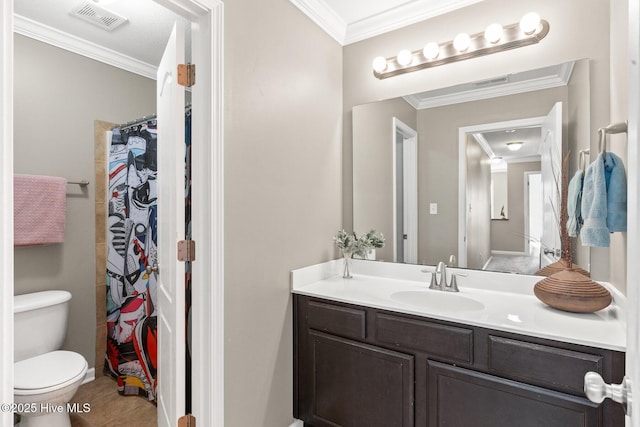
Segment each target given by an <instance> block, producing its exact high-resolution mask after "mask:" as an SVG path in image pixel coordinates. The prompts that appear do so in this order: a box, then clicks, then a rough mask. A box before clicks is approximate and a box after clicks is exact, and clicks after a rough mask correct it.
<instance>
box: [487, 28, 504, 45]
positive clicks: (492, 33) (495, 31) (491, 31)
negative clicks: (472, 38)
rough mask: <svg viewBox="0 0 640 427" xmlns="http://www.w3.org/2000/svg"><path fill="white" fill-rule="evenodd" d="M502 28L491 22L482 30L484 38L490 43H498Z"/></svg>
mask: <svg viewBox="0 0 640 427" xmlns="http://www.w3.org/2000/svg"><path fill="white" fill-rule="evenodd" d="M503 31H504V29H503V28H502V25H500V24H491V25H489V26H488V27H487V29H486V30H485V32H484V38H485V39H487V40H488V41H489V42H490V43H498V42H499V41H500V39H501V38H502V32H503Z"/></svg>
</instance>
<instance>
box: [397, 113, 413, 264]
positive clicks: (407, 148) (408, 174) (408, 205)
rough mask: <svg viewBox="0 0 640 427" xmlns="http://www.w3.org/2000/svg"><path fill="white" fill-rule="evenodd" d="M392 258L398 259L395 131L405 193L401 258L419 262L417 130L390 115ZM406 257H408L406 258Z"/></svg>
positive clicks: (405, 260) (403, 192)
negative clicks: (400, 139)
mask: <svg viewBox="0 0 640 427" xmlns="http://www.w3.org/2000/svg"><path fill="white" fill-rule="evenodd" d="M392 122H393V134H392V135H393V136H392V141H393V172H392V173H393V196H392V197H393V201H394V205H393V261H394V262H397V261H398V248H397V242H398V214H397V209H396V204H397V203H398V202H399V201H398V200H397V198H398V195H397V194H396V182H397V180H398V176H397V170H396V134H397V133H400V134H401V135H402V138H403V141H402V162H403V163H402V173H403V175H402V181H403V184H402V186H403V191H402V194H403V195H404V200H403V201H402V203H403V209H402V212H403V215H404V218H403V219H402V220H403V223H404V230H405V232H406V233H405V234H407V236H408V238H407V239H406V240H403V242H404V251H403V254H404V260H403V262H410V263H414V264H415V263H417V262H418V132H417V131H416V130H415V129H413V128H412V127H411V126H409V125H407V124H405V123H404V122H403V121H402V120H400V119H398V118H397V117H394V118H393V121H392ZM407 260H409V261H407Z"/></svg>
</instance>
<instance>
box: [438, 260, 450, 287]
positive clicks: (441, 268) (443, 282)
mask: <svg viewBox="0 0 640 427" xmlns="http://www.w3.org/2000/svg"><path fill="white" fill-rule="evenodd" d="M436 274H440V280H439V282H438V283H440V289H442V290H444V288H446V287H447V286H448V285H447V264H445V263H444V262H442V261H440V262H439V263H438V266H437V267H436Z"/></svg>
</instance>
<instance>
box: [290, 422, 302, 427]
mask: <svg viewBox="0 0 640 427" xmlns="http://www.w3.org/2000/svg"><path fill="white" fill-rule="evenodd" d="M289 427H304V423H303V422H302V421H300V420H295V421H294V422H292V423H291V424H290V425H289Z"/></svg>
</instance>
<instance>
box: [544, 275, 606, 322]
mask: <svg viewBox="0 0 640 427" xmlns="http://www.w3.org/2000/svg"><path fill="white" fill-rule="evenodd" d="M533 293H534V294H535V295H536V297H537V298H538V299H539V300H540V301H542V302H543V303H545V304H547V305H548V306H550V307H553V308H556V309H558V310H563V311H569V312H572V313H593V312H594V311H598V310H602V309H603V308H606V307H607V306H608V305H609V304H611V294H610V293H609V291H608V290H606V289H605V288H604V287H603V286H601V285H599V284H598V283H596V282H594V281H592V280H591V279H589V278H588V277H586V276H584V275H583V274H580V273H579V272H577V271H576V270H573V269H564V270H562V271H559V272H557V273H554V274H552V275H551V276H549V277H547V278H545V279H542V280H541V281H539V282H538V283H536V285H535V286H534V288H533Z"/></svg>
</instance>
